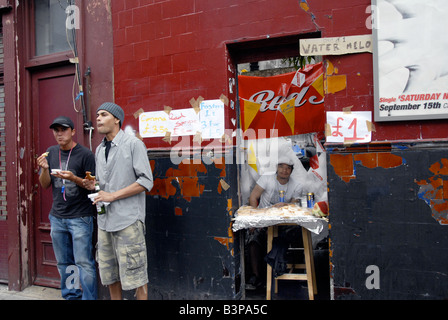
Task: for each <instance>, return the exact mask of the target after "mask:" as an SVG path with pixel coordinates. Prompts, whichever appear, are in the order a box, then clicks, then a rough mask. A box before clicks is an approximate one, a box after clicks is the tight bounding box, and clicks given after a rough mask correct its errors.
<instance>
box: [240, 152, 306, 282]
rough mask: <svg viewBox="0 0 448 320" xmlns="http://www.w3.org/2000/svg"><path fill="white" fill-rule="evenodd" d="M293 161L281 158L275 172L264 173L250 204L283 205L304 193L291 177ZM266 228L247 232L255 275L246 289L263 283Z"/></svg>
mask: <svg viewBox="0 0 448 320" xmlns="http://www.w3.org/2000/svg"><path fill="white" fill-rule="evenodd" d="M293 169H294V167H293V162H292V160H290V159H281V160H280V161H279V163H278V165H277V172H276V173H275V174H269V175H262V176H261V177H260V178H259V179H258V181H257V184H256V185H255V187H254V189H253V190H252V192H251V194H250V197H249V205H250V206H252V207H254V208H257V207H258V208H267V207H270V206H282V205H285V204H286V203H289V202H291V201H292V200H293V199H294V198H295V197H299V196H300V195H301V194H302V189H303V186H302V184H300V183H299V182H298V181H296V180H294V179H293V178H292V177H291V173H292V170H293ZM280 191H284V201H283V202H280ZM265 233H266V231H265V229H250V230H248V232H247V236H246V244H247V245H248V249H249V257H250V263H251V267H252V268H251V269H252V273H253V275H252V276H251V277H250V278H249V281H248V282H247V285H246V289H256V288H258V287H259V286H260V285H261V278H262V277H261V274H262V270H261V267H262V265H263V264H262V263H260V262H261V261H262V257H263V252H265V247H266V235H265Z"/></svg>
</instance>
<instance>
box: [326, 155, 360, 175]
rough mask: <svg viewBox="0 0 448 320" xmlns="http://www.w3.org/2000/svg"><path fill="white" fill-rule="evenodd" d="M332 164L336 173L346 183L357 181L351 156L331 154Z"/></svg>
mask: <svg viewBox="0 0 448 320" xmlns="http://www.w3.org/2000/svg"><path fill="white" fill-rule="evenodd" d="M330 164H331V165H332V166H333V169H334V172H335V173H336V174H337V175H338V176H339V177H340V178H341V179H342V180H343V181H345V182H349V181H350V180H351V179H355V178H356V176H355V175H354V171H353V165H354V164H353V156H352V155H351V154H348V155H343V154H331V155H330Z"/></svg>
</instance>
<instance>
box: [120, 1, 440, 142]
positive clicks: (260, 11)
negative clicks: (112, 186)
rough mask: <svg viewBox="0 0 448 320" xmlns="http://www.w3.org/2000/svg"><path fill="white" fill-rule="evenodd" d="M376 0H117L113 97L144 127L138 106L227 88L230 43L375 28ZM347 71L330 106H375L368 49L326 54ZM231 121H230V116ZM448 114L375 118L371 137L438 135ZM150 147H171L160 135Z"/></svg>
mask: <svg viewBox="0 0 448 320" xmlns="http://www.w3.org/2000/svg"><path fill="white" fill-rule="evenodd" d="M370 3H371V2H370V0H344V1H338V2H337V3H336V2H333V1H323V0H320V1H317V0H315V1H313V0H308V1H304V0H300V1H299V0H279V1H271V0H257V1H253V0H229V1H222V0H172V1H160V0H146V1H143V0H140V1H139V0H126V1H125V0H114V1H113V2H112V23H113V36H114V59H115V60H114V68H115V99H116V102H117V103H118V104H120V105H122V106H123V108H124V109H125V113H126V120H125V122H126V123H125V124H126V125H131V126H132V127H133V129H134V130H138V120H137V119H136V118H135V116H134V113H135V112H136V111H138V110H139V109H140V108H142V109H143V110H144V111H156V110H163V108H164V106H165V105H166V106H170V107H172V108H173V109H180V108H189V107H190V106H191V105H190V104H189V100H190V99H191V98H197V97H199V96H202V97H204V98H205V99H217V98H219V97H220V95H221V94H226V95H228V85H227V84H228V79H227V63H228V59H227V54H228V52H227V48H226V44H229V43H235V42H244V41H247V40H257V39H266V38H267V37H268V36H269V37H271V38H273V37H281V36H286V35H293V34H303V33H310V32H315V31H320V32H321V35H322V37H335V36H347V35H361V34H370V33H371V30H369V29H368V28H367V27H366V21H367V19H368V18H369V13H366V9H367V7H368V6H369V5H370ZM324 60H325V61H326V62H327V63H328V62H330V63H331V64H332V65H333V66H334V67H335V68H336V72H337V73H335V72H333V73H332V74H329V75H328V76H327V77H331V76H335V75H343V76H345V77H346V81H345V89H343V90H342V91H339V92H336V93H333V94H327V96H326V101H325V105H326V110H329V111H336V110H337V111H340V110H342V108H344V107H349V106H353V109H352V111H367V110H371V111H373V70H372V55H371V54H370V53H363V54H353V55H344V56H334V57H324ZM226 118H227V124H226V127H227V128H231V127H232V126H231V124H230V121H229V117H228V116H227V115H226ZM446 123H447V121H445V120H442V121H406V122H393V123H375V129H376V131H375V132H373V136H372V139H373V141H394V140H414V139H415V140H419V139H438V138H446V137H447V136H448V126H446V125H445V124H446ZM145 143H146V144H147V146H148V147H151V148H168V147H170V146H169V145H168V144H167V143H166V142H163V141H162V139H160V138H151V139H145Z"/></svg>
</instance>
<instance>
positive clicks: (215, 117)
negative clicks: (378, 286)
mask: <svg viewBox="0 0 448 320" xmlns="http://www.w3.org/2000/svg"><path fill="white" fill-rule="evenodd" d="M199 117H200V121H201V132H202V139H217V138H221V137H222V136H223V135H224V102H222V101H221V100H219V99H218V100H205V101H202V102H201V111H200V113H199Z"/></svg>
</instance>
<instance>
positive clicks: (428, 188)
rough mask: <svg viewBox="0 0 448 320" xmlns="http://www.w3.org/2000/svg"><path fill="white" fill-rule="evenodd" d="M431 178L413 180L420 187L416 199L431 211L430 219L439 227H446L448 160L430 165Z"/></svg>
mask: <svg viewBox="0 0 448 320" xmlns="http://www.w3.org/2000/svg"><path fill="white" fill-rule="evenodd" d="M429 171H430V172H432V173H433V176H431V177H429V178H428V179H426V180H415V183H416V184H418V185H419V186H420V189H419V192H418V197H419V199H421V200H423V201H425V203H426V204H427V205H428V206H429V207H430V208H431V210H432V217H433V218H434V219H435V220H436V221H437V222H439V223H440V224H441V225H448V159H441V160H440V162H436V163H434V164H432V165H431V167H430V168H429Z"/></svg>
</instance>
